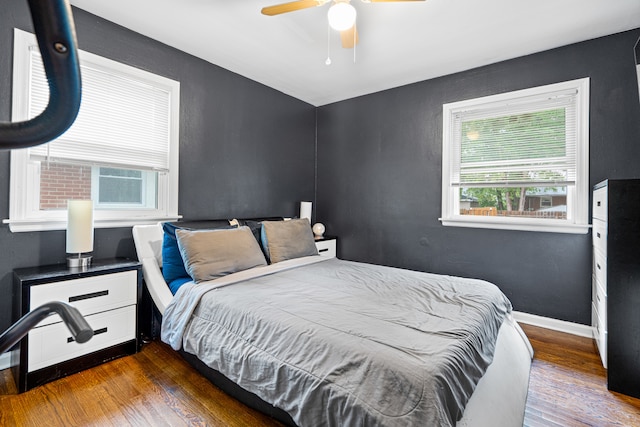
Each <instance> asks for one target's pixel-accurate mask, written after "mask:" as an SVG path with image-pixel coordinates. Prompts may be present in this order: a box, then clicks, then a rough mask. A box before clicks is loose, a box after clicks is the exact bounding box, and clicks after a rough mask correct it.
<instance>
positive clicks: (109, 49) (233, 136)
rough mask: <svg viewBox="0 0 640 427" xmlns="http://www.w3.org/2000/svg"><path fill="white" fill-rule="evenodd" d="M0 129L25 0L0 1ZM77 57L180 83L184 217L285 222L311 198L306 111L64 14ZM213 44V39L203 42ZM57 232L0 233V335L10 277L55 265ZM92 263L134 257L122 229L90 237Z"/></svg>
mask: <svg viewBox="0 0 640 427" xmlns="http://www.w3.org/2000/svg"><path fill="white" fill-rule="evenodd" d="M0 11H2V12H1V13H0V51H1V52H2V53H1V54H0V121H3V122H6V121H10V118H11V115H10V112H11V69H12V68H11V67H12V54H11V52H12V51H13V28H14V27H17V28H20V29H23V30H27V31H33V30H32V25H31V21H30V17H29V14H28V9H27V2H26V1H24V0H0ZM73 11H74V16H75V20H76V27H77V34H78V44H79V47H80V48H81V49H83V50H86V51H89V52H92V53H95V54H98V55H101V56H104V57H107V58H111V59H114V60H117V61H120V62H123V63H126V64H130V65H133V66H135V67H138V68H142V69H144V70H148V71H151V72H154V73H156V74H160V75H163V76H166V77H169V78H172V79H175V80H178V81H180V84H181V86H180V89H181V107H180V109H181V111H180V195H179V211H180V213H181V214H182V215H183V216H184V217H185V218H226V217H229V216H239V217H255V216H278V215H279V216H282V215H286V216H292V215H295V214H297V204H298V203H299V201H300V200H312V199H313V196H314V161H315V108H314V107H313V106H311V105H309V104H307V103H304V102H302V101H299V100H297V99H294V98H291V97H289V96H287V95H284V94H282V93H280V92H277V91H275V90H273V89H271V88H268V87H266V86H264V85H261V84H258V83H256V82H254V81H251V80H249V79H246V78H244V77H241V76H239V75H237V74H234V73H232V72H229V71H227V70H224V69H222V68H220V67H217V66H214V65H212V64H210V63H207V62H205V61H202V60H200V59H197V58H195V57H193V56H190V55H187V54H185V53H184V52H180V51H178V50H176V49H172V48H170V47H168V46H166V45H163V44H161V43H158V42H156V41H153V40H151V39H148V38H146V37H143V36H141V35H140V34H137V33H134V32H132V31H129V30H127V29H125V28H122V27H120V26H117V25H115V24H113V23H111V22H108V21H105V20H103V19H100V18H98V17H96V16H94V15H91V14H88V13H86V12H84V11H82V10H79V9H75V8H74V9H73ZM209 42H210V43H215V42H216V41H215V40H211V41H209ZM9 157H10V156H9V152H6V151H0V216H1V218H8V217H9ZM64 241H65V234H64V231H50V232H34V233H11V232H10V231H9V229H8V226H6V225H4V226H2V227H0V253H1V255H0V331H3V330H4V329H6V328H7V327H8V326H9V325H10V322H11V300H12V282H11V277H12V276H11V275H12V269H13V268H16V267H25V266H33V265H42V264H51V263H60V262H64V257H65V254H64V251H65V243H64ZM94 256H96V257H99V258H106V257H114V256H124V257H133V258H135V249H134V246H133V241H132V238H131V229H130V228H118V229H98V230H96V233H95V251H94Z"/></svg>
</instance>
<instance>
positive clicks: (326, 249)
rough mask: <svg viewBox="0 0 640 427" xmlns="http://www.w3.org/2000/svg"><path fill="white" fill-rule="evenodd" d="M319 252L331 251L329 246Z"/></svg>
mask: <svg viewBox="0 0 640 427" xmlns="http://www.w3.org/2000/svg"><path fill="white" fill-rule="evenodd" d="M318 252H329V248H324V249H319V250H318Z"/></svg>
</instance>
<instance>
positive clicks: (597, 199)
mask: <svg viewBox="0 0 640 427" xmlns="http://www.w3.org/2000/svg"><path fill="white" fill-rule="evenodd" d="M607 190H608V186H604V187H602V188H598V189H597V190H595V191H594V192H593V217H594V218H598V219H601V220H603V221H606V220H607V212H608V210H607V200H608V199H607V195H608V194H607Z"/></svg>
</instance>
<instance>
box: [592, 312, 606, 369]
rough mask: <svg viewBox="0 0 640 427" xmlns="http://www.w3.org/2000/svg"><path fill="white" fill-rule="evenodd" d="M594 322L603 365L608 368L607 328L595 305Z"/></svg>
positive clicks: (594, 331) (595, 336)
mask: <svg viewBox="0 0 640 427" xmlns="http://www.w3.org/2000/svg"><path fill="white" fill-rule="evenodd" d="M591 316H592V322H593V338H594V339H595V340H596V345H597V346H598V351H599V352H600V359H602V365H603V366H604V367H605V369H606V368H607V330H606V326H605V325H604V324H603V323H602V321H601V319H600V318H599V317H598V314H597V313H596V309H595V306H592V314H591Z"/></svg>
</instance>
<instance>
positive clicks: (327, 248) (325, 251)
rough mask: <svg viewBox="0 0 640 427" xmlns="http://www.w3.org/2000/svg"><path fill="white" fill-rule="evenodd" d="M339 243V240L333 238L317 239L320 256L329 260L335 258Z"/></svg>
mask: <svg viewBox="0 0 640 427" xmlns="http://www.w3.org/2000/svg"><path fill="white" fill-rule="evenodd" d="M337 241H338V238H337V237H333V236H324V237H321V238H319V239H316V248H318V254H319V255H320V256H323V257H327V258H335V256H336V246H337Z"/></svg>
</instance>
